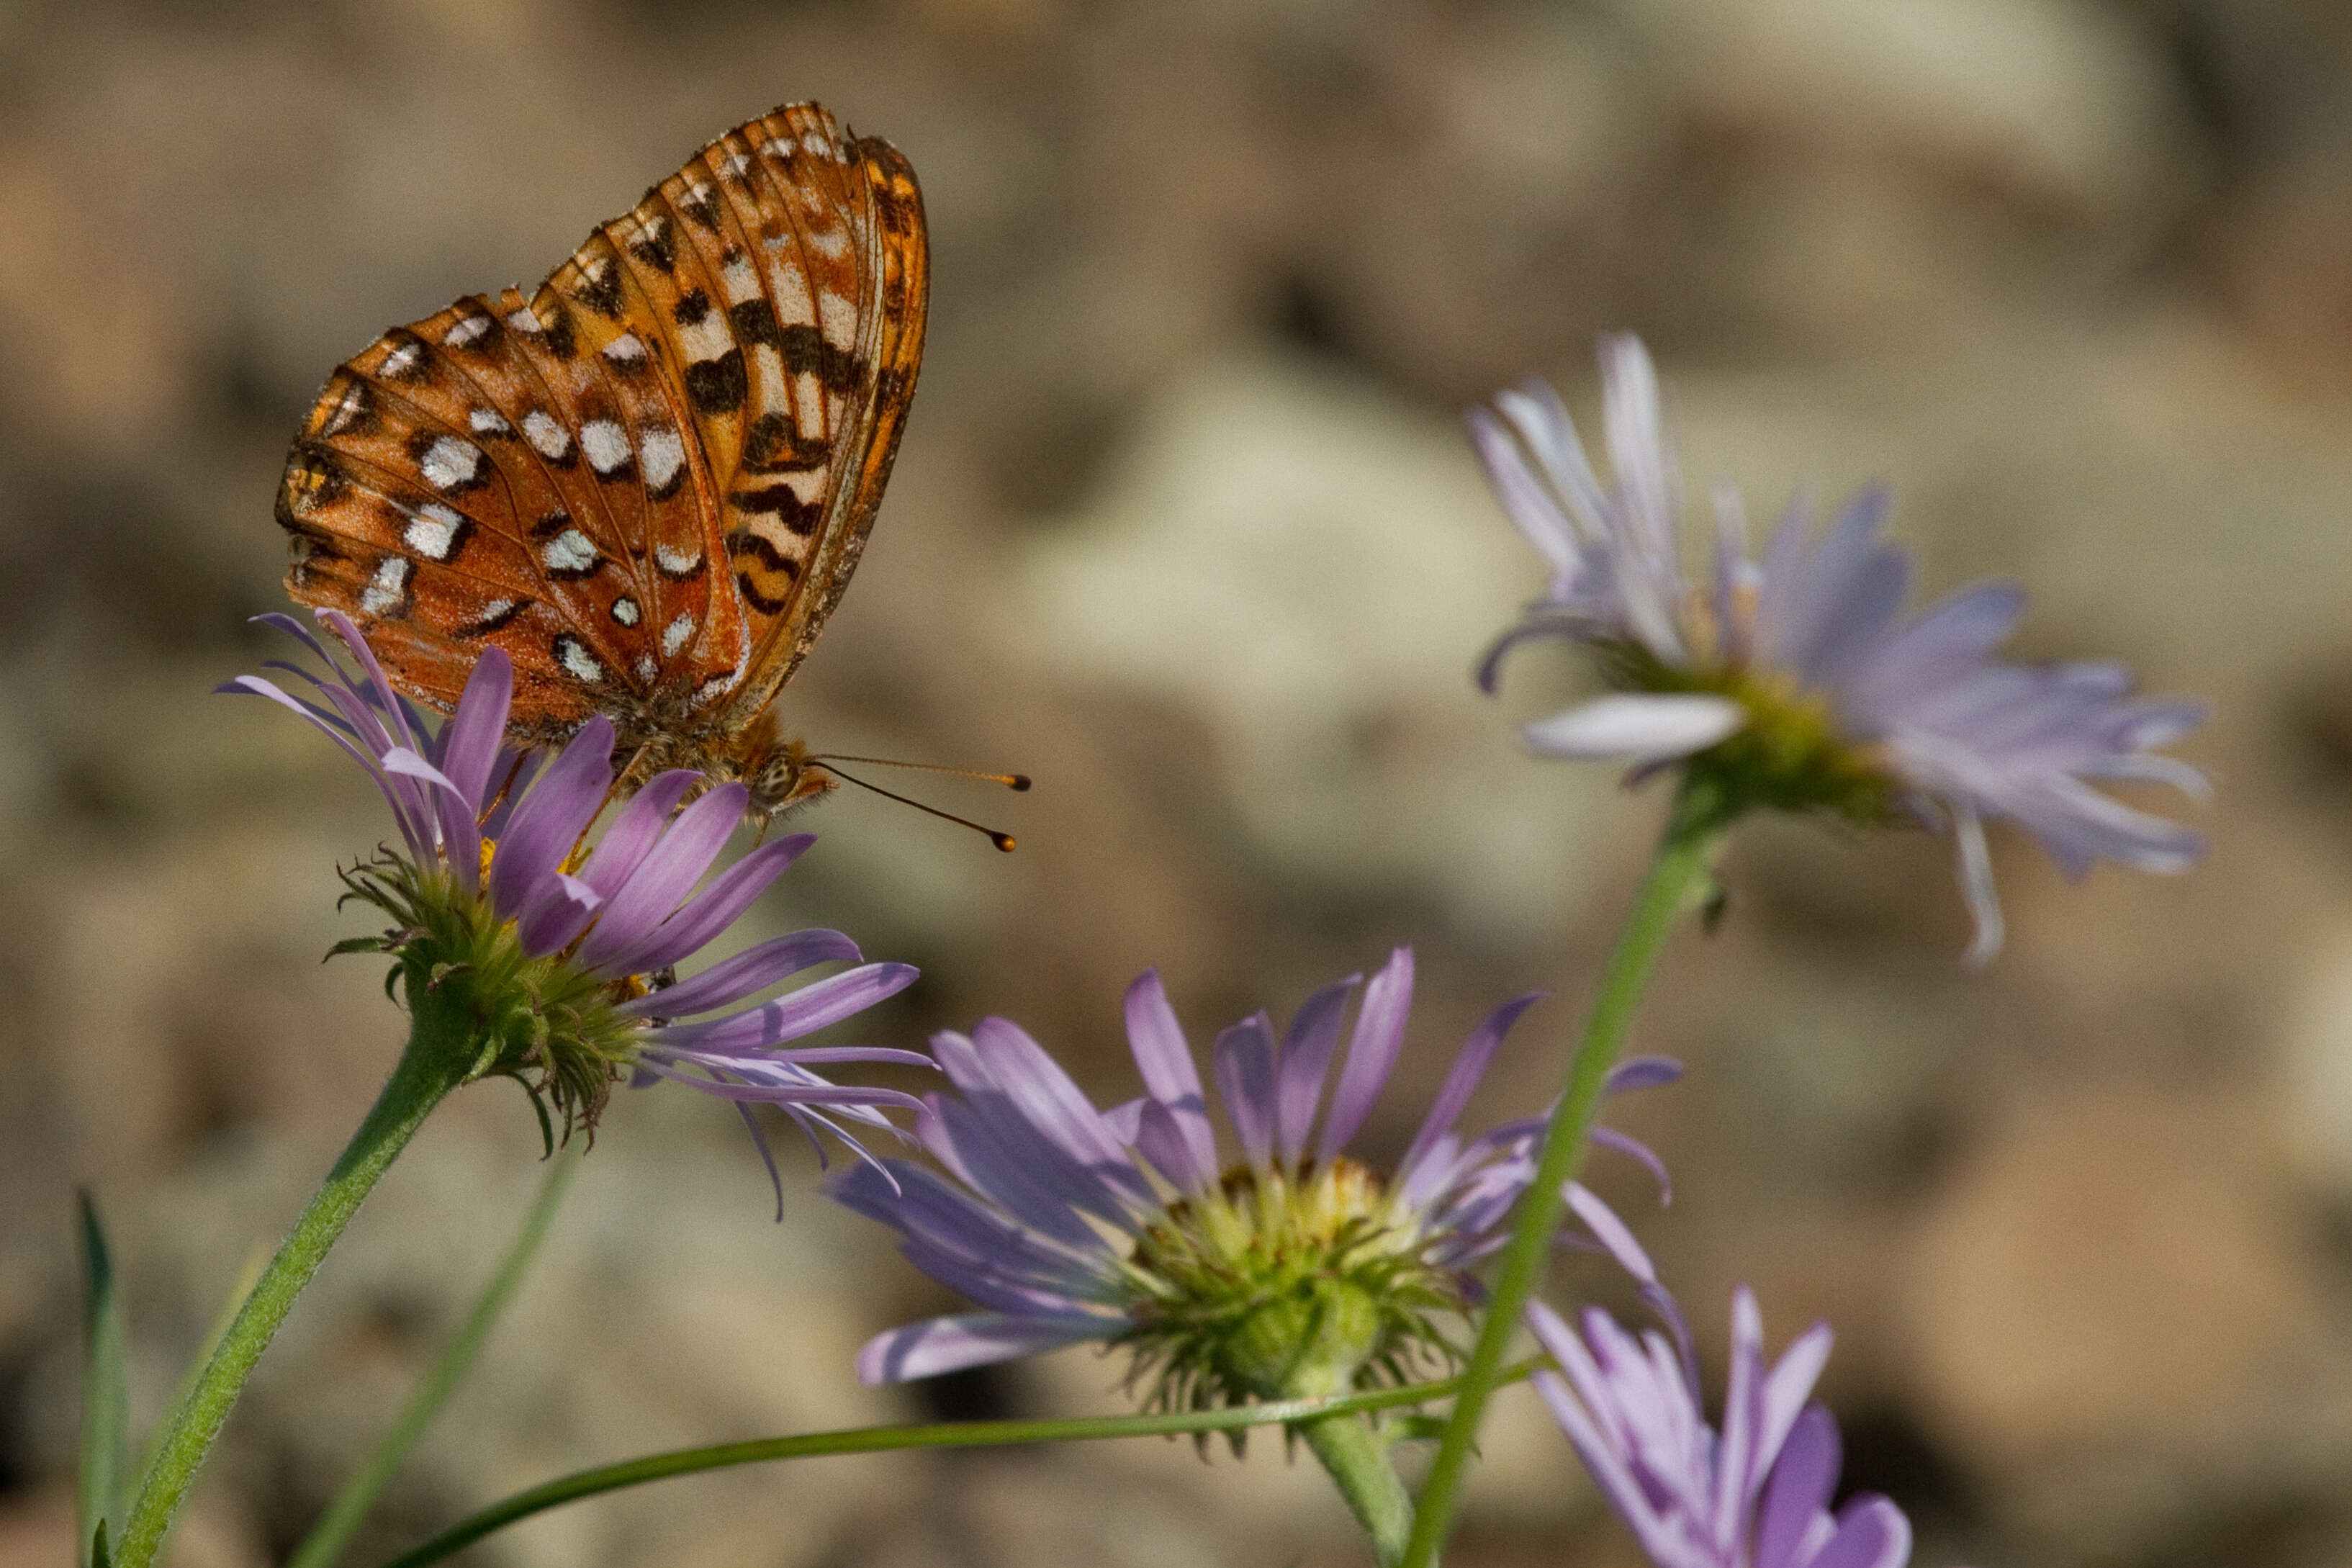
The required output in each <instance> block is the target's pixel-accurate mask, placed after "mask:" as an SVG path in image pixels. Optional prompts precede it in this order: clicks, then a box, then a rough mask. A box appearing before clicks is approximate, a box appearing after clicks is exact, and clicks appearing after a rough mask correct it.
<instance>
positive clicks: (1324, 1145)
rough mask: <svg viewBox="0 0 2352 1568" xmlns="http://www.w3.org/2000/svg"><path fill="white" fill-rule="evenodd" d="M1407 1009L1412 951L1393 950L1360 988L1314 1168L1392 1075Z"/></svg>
mask: <svg viewBox="0 0 2352 1568" xmlns="http://www.w3.org/2000/svg"><path fill="white" fill-rule="evenodd" d="M1411 1011H1412V949H1411V948H1409V947H1401V948H1398V949H1397V950H1396V951H1395V952H1392V953H1391V954H1390V955H1389V961H1388V962H1387V963H1384V964H1382V965H1381V969H1380V973H1377V974H1375V975H1373V976H1372V978H1371V980H1370V983H1369V984H1366V985H1365V987H1364V1005H1363V1007H1362V1009H1361V1010H1360V1012H1358V1013H1357V1015H1356V1028H1355V1032H1354V1033H1353V1034H1351V1035H1349V1037H1348V1060H1347V1062H1346V1064H1345V1065H1344V1066H1342V1067H1341V1068H1339V1087H1337V1088H1336V1089H1332V1091H1331V1109H1330V1110H1328V1112H1327V1113H1326V1114H1325V1115H1324V1118H1323V1135H1322V1137H1321V1138H1320V1139H1319V1140H1318V1142H1317V1145H1316V1159H1317V1163H1320V1164H1324V1165H1328V1164H1329V1163H1331V1161H1332V1160H1333V1158H1334V1157H1335V1156H1337V1155H1338V1154H1339V1151H1340V1150H1342V1149H1345V1148H1346V1147H1347V1146H1348V1140H1349V1139H1350V1138H1353V1137H1354V1136H1355V1135H1356V1133H1357V1132H1358V1131H1359V1130H1360V1129H1361V1128H1362V1127H1363V1125H1364V1121H1365V1118H1367V1117H1369V1116H1370V1115H1371V1113H1372V1101H1373V1100H1377V1099H1379V1098H1380V1092H1381V1089H1384V1088H1386V1087H1387V1085H1388V1081H1389V1074H1390V1073H1391V1071H1393V1070H1395V1068H1396V1059H1397V1052H1398V1051H1399V1050H1401V1049H1402V1048H1403V1046H1404V1026H1405V1019H1406V1016H1407V1015H1408V1014H1409V1013H1410V1012H1411Z"/></svg>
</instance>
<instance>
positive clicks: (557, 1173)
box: [287, 1140, 586, 1568]
mask: <svg viewBox="0 0 2352 1568" xmlns="http://www.w3.org/2000/svg"><path fill="white" fill-rule="evenodd" d="M585 1147H586V1142H585V1140H583V1141H582V1142H580V1143H578V1144H576V1145H568V1146H566V1147H564V1148H562V1149H558V1150H557V1151H555V1152H553V1153H552V1154H551V1155H549V1156H548V1168H547V1175H546V1178H545V1179H544V1180H543V1181H541V1184H540V1188H539V1197H538V1199H537V1200H536V1201H535V1202H534V1203H533V1204H532V1205H531V1209H530V1215H529V1217H527V1218H526V1219H525V1220H524V1221H523V1226H522V1229H521V1231H520V1233H519V1234H518V1235H517V1236H516V1237H515V1240H514V1245H513V1246H512V1247H509V1248H508V1249H507V1255H506V1257H505V1258H504V1259H503V1260H501V1261H500V1262H499V1268H498V1272H497V1273H496V1274H493V1275H492V1276H491V1277H490V1280H489V1283H488V1285H486V1286H484V1287H483V1288H482V1293H481V1295H480V1297H479V1298H478V1299H477V1300H475V1302H474V1306H473V1310H471V1311H469V1312H467V1314H466V1321H465V1324H464V1326H463V1327H461V1328H460V1329H459V1330H458V1331H457V1336H456V1337H455V1338H453V1339H452V1340H451V1341H450V1342H449V1343H448V1344H447V1345H446V1346H445V1347H444V1348H443V1350H442V1352H441V1354H440V1355H439V1356H438V1357H437V1358H436V1359H435V1361H434V1363H433V1367H432V1370H431V1371H429V1372H427V1373H425V1379H424V1381H423V1382H421V1383H419V1384H417V1386H416V1392H415V1394H411V1395H410V1396H409V1400H408V1404H407V1405H406V1406H405V1407H404V1409H403V1410H402V1411H401V1413H400V1418H399V1419H398V1420H397V1421H395V1422H394V1423H393V1425H392V1426H391V1427H390V1428H389V1429H388V1430H387V1431H386V1432H385V1433H384V1435H383V1437H382V1438H381V1439H379V1440H378V1441H377V1443H376V1446H375V1449H374V1451H373V1452H372V1453H371V1454H369V1455H368V1458H367V1463H366V1464H364V1465H362V1467H361V1468H360V1470H359V1472H358V1473H357V1474H356V1475H354V1476H353V1477H352V1479H351V1480H350V1481H349V1482H348V1483H347V1484H346V1485H345V1486H344V1488H343V1489H342V1490H341V1492H339V1493H338V1494H336V1497H335V1500H334V1501H333V1502H332V1503H331V1504H329V1505H328V1508H327V1511H326V1512H325V1513H323V1514H321V1515H320V1517H319V1522H318V1523H316V1524H314V1525H312V1526H311V1527H310V1534H309V1535H307V1536H305V1537H304V1538H303V1540H302V1544H301V1545H300V1546H299V1547H298V1548H297V1549H296V1550H295V1552H294V1555H293V1556H292V1557H291V1558H290V1559H289V1560H288V1563H287V1568H332V1564H333V1563H334V1562H335V1561H336V1559H338V1558H340V1557H341V1555H342V1554H343V1548H344V1547H346V1546H348V1545H350V1544H351V1539H352V1536H353V1535H355V1534H357V1533H358V1532H359V1528H360V1526H361V1525H362V1524H364V1523H366V1522H367V1517H368V1513H369V1511H370V1510H372V1509H373V1508H374V1507H375V1503H376V1500H377V1499H378V1498H380V1497H382V1496H383V1489H384V1488H385V1487H386V1486H388V1485H390V1484H391V1482H392V1479H393V1477H394V1476H395V1475H397V1474H399V1472H400V1467H401V1465H402V1463H403V1462H404V1461H405V1460H406V1459H407V1458H408V1455H409V1451H410V1450H411V1449H413V1448H414V1447H416V1441H417V1439H418V1438H420V1437H422V1436H424V1435H425V1427H426V1426H430V1425H431V1424H432V1421H433V1417H434V1416H436V1415H439V1414H440V1411H441V1406H442V1405H444V1404H446V1402H447V1400H448V1398H449V1395H450V1394H451V1393H453V1392H454V1391H455V1390H456V1388H457V1384H458V1381H459V1380H460V1379H462V1378H463V1377H464V1376H465V1375H466V1373H467V1370H468V1369H469V1368H471V1367H472V1366H473V1364H474V1358H475V1357H476V1356H477V1355H478V1354H479V1353H480V1352H481V1349H482V1343H483V1342H484V1341H486V1340H488V1338H489V1336H490V1330H491V1329H492V1328H493V1327H495V1326H496V1325H497V1323H498V1321H499V1315H500V1314H501V1313H502V1312H503V1311H504V1310H505V1309H506V1305H507V1303H508V1301H509V1300H511V1299H512V1298H513V1296H514V1293H515V1289H516V1287H517V1286H519V1285H520V1284H521V1283H522V1277H523V1273H524V1271H525V1270H526V1269H527V1268H529V1267H530V1260H531V1259H532V1258H534V1257H536V1256H537V1255H538V1252H539V1244H540V1243H541V1241H543V1240H545V1239H546V1237H547V1231H548V1227H549V1226H551V1225H552V1224H553V1223H554V1221H555V1212H556V1210H557V1209H558V1208H560V1207H562V1204H563V1194H565V1193H567V1192H569V1191H570V1190H571V1187H572V1178H573V1177H575V1176H577V1175H578V1174H579V1173H580V1161H581V1156H582V1152H583V1150H584V1148H585Z"/></svg>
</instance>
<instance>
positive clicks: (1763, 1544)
mask: <svg viewBox="0 0 2352 1568" xmlns="http://www.w3.org/2000/svg"><path fill="white" fill-rule="evenodd" d="M1619 1256H1620V1260H1621V1261H1623V1262H1625V1263H1626V1265H1627V1267H1628V1268H1632V1269H1633V1271H1634V1273H1635V1274H1636V1276H1637V1277H1639V1278H1643V1295H1644V1296H1645V1297H1646V1298H1647V1299H1648V1300H1649V1301H1650V1303H1651V1305H1652V1306H1653V1308H1654V1309H1655V1310H1657V1311H1658V1312H1659V1313H1660V1315H1661V1316H1662V1317H1664V1320H1665V1321H1666V1324H1667V1326H1668V1328H1669V1329H1670V1330H1671V1331H1672V1337H1671V1338H1669V1337H1668V1335H1667V1334H1664V1333H1660V1332H1658V1331H1656V1330H1649V1331H1644V1332H1643V1333H1641V1334H1638V1335H1637V1334H1634V1333H1632V1332H1629V1331H1627V1330H1625V1329H1624V1328H1622V1327H1621V1326H1620V1325H1619V1324H1618V1322H1617V1321H1616V1320H1615V1319H1613V1318H1612V1317H1611V1316H1610V1315H1609V1314H1608V1313H1606V1312H1604V1311H1602V1310H1601V1309H1599V1308H1597V1307H1593V1308H1588V1309H1586V1310H1585V1313H1584V1334H1583V1336H1582V1337H1581V1338H1579V1337H1578V1336H1577V1334H1576V1333H1575V1332H1573V1331H1571V1330H1570V1328H1569V1326H1568V1325H1567V1324H1566V1323H1564V1322H1562V1321H1560V1319H1559V1315H1558V1314H1557V1313H1555V1312H1553V1311H1552V1310H1551V1309H1550V1308H1549V1307H1547V1306H1545V1305H1543V1304H1542V1303H1541V1302H1539V1301H1538V1302H1531V1303H1530V1304H1529V1305H1528V1310H1527V1322H1528V1327H1529V1328H1530V1329H1532V1330H1533V1331H1535V1335H1536V1339H1537V1341H1538V1342H1539V1343H1540V1344H1541V1345H1542V1346H1543V1348H1544V1350H1545V1351H1546V1352H1549V1354H1550V1356H1551V1357H1552V1359H1553V1360H1554V1361H1555V1362H1556V1363H1558V1364H1559V1371H1558V1372H1556V1373H1554V1372H1544V1373H1537V1374H1536V1379H1535V1383H1536V1387H1537V1389H1538V1391H1539V1392H1540V1393H1541V1394H1542V1395H1543V1398H1544V1402H1545V1403H1546V1404H1547V1405H1549V1406H1550V1407H1551V1413H1552V1415H1553V1416H1554V1417H1555V1418H1557V1419H1558V1420H1559V1425H1560V1427H1561V1429H1562V1430H1563V1431H1565V1432H1566V1433H1567V1434H1568V1440H1569V1441H1570V1443H1571V1444H1572V1445H1574V1446H1575V1448H1576V1451H1577V1455H1578V1457H1579V1458H1581V1459H1583V1461H1584V1468H1586V1469H1587V1470H1588V1471H1590V1472H1591V1476H1592V1479H1593V1482H1594V1484H1595V1485H1597V1486H1598V1487H1599V1488H1600V1489H1601V1495H1602V1496H1603V1497H1605V1498H1607V1499H1608V1500H1609V1503H1610V1506H1611V1507H1612V1508H1613V1509H1615V1510H1617V1514H1618V1517H1619V1518H1621V1519H1622V1520H1623V1521H1625V1524H1626V1526H1627V1528H1628V1529H1630V1530H1632V1531H1633V1538H1634V1539H1635V1540H1636V1541H1637V1542H1640V1543H1641V1547H1642V1550H1643V1552H1644V1553H1646V1554H1647V1555H1648V1557H1649V1559H1650V1561H1651V1562H1652V1563H1655V1564H1657V1568H1903V1565H1904V1564H1905V1563H1907V1562H1908V1561H1909V1560H1910V1556H1911V1523H1910V1521H1908V1520H1906V1518H1905V1517H1904V1516H1903V1510H1900V1509H1898V1508H1896V1507H1895V1504H1894V1503H1892V1502H1890V1501H1888V1500H1886V1499H1885V1498H1883V1497H1878V1496H1875V1495H1871V1494H1864V1495H1860V1496H1856V1497H1854V1498H1853V1499H1851V1500H1849V1501H1848V1502H1847V1503H1846V1505H1845V1507H1844V1508H1843V1509H1841V1510H1839V1511H1838V1512H1837V1513H1836V1514H1834V1515H1832V1513H1831V1512H1830V1511H1829V1502H1830V1499H1831V1496H1832V1492H1833V1490H1834V1489H1835V1488H1836V1486H1837V1478H1838V1467H1839V1444H1838V1430H1837V1422H1836V1421H1835V1420H1834V1419H1833V1418H1832V1416H1831V1415H1830V1413H1829V1411H1828V1410H1826V1409H1825V1408H1823V1407H1822V1406H1821V1405H1809V1404H1807V1403H1806V1399H1807V1396H1808V1395H1809V1394H1811V1392H1812V1387H1813V1383H1814V1380H1815V1379H1817V1378H1818V1377H1820V1375H1821V1372H1822V1363H1824V1362H1826V1361H1827V1360H1828V1359H1829V1353H1830V1329H1829V1325H1828V1324H1826V1323H1816V1324H1815V1325H1814V1326H1813V1327H1812V1328H1811V1329H1809V1330H1807V1331H1805V1332H1804V1333H1802V1334H1800V1335H1799V1336H1798V1337H1797V1339H1796V1340H1795V1342H1792V1343H1791V1344H1790V1346H1789V1348H1788V1349H1787V1350H1785V1351H1783V1352H1781V1354H1780V1361H1779V1362H1778V1363H1773V1364H1771V1365H1769V1366H1768V1365H1767V1364H1766V1363H1765V1361H1764V1320H1763V1315H1762V1314H1761V1313H1760V1312H1759V1310H1758V1309H1757V1306H1756V1297H1755V1294H1754V1292H1752V1291H1750V1290H1749V1289H1748V1287H1746V1286H1745V1285H1743V1286H1741V1287H1739V1289H1738V1290H1737V1291H1736V1292H1735V1293H1734V1294H1733V1297H1732V1306H1731V1376H1730V1384H1729V1387H1728V1388H1727V1391H1726V1394H1725V1396H1724V1410H1723V1426H1722V1428H1721V1430H1720V1431H1718V1430H1717V1428H1715V1427H1713V1426H1709V1425H1708V1424H1707V1419H1706V1406H1705V1405H1704V1404H1703V1403H1702V1402H1701V1400H1700V1397H1699V1389H1698V1371H1697V1368H1696V1365H1695V1364H1694V1363H1693V1360H1692V1356H1691V1350H1690V1329H1689V1326H1688V1324H1686V1323H1685V1321H1684V1320H1683V1315H1682V1310H1681V1309H1680V1308H1679V1307H1677V1306H1676V1305H1675V1300H1674V1298H1673V1297H1671V1296H1669V1295H1667V1294H1666V1293H1665V1291H1664V1289H1661V1288H1660V1287H1659V1286H1658V1284H1657V1280H1656V1277H1655V1275H1654V1273H1652V1272H1651V1271H1650V1269H1649V1265H1648V1259H1647V1258H1642V1257H1641V1256H1640V1250H1639V1248H1634V1249H1633V1253H1632V1256H1631V1257H1630V1258H1629V1257H1628V1256H1627V1255H1626V1254H1624V1253H1622V1252H1621V1253H1620V1255H1619Z"/></svg>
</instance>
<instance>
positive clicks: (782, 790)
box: [742, 737, 837, 828]
mask: <svg viewBox="0 0 2352 1568" xmlns="http://www.w3.org/2000/svg"><path fill="white" fill-rule="evenodd" d="M742 777H743V784H744V787H745V788H747V789H749V790H750V791H751V800H750V802H749V803H748V804H746V805H745V806H744V808H743V815H744V816H746V817H748V818H750V819H751V820H753V821H756V822H758V823H759V824H760V825H761V827H762V828H764V827H766V826H767V825H768V824H770V823H772V822H773V821H774V820H775V819H776V818H778V817H780V816H785V815H787V814H788V813H791V812H794V811H798V810H799V809H800V808H801V807H802V806H804V805H808V804H809V803H810V802H811V801H813V800H814V799H816V798H817V796H819V795H825V794H827V793H829V792H831V791H832V790H833V789H835V787H837V785H836V781H835V778H834V776H833V774H832V773H829V772H827V771H826V770H825V768H824V766H823V765H822V764H821V763H815V762H813V761H811V760H810V757H809V749H808V745H807V743H806V742H802V741H796V740H792V739H789V738H782V737H780V738H779V739H778V740H777V742H776V743H775V744H774V745H773V746H772V747H766V748H762V749H761V750H760V751H758V752H754V753H753V754H752V755H751V756H748V757H746V758H744V759H743V763H742Z"/></svg>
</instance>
